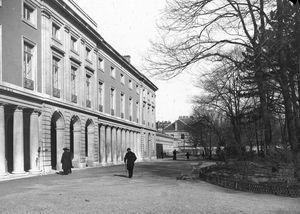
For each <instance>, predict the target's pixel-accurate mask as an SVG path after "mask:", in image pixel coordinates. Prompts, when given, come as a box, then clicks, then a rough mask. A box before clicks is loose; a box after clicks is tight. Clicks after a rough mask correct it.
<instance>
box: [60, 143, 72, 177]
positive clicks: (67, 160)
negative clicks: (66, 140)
mask: <svg viewBox="0 0 300 214" xmlns="http://www.w3.org/2000/svg"><path fill="white" fill-rule="evenodd" d="M63 150H64V152H63V154H62V156H61V164H62V169H63V175H67V174H69V173H72V169H71V168H72V157H71V153H70V150H69V149H68V148H67V147H65V148H63Z"/></svg>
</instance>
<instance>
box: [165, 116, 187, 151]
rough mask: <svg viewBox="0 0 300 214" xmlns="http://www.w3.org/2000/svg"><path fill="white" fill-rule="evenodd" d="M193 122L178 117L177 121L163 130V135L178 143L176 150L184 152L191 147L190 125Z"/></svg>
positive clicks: (183, 117)
mask: <svg viewBox="0 0 300 214" xmlns="http://www.w3.org/2000/svg"><path fill="white" fill-rule="evenodd" d="M192 123H193V120H192V118H191V117H189V116H179V118H178V120H175V122H173V123H171V124H169V125H167V126H166V127H165V128H164V129H163V131H162V132H163V133H164V134H167V135H169V136H171V137H173V138H175V139H177V140H178V141H179V143H178V149H179V150H181V151H185V150H187V149H188V148H190V147H191V145H190V142H189V140H190V135H191V133H190V132H191V130H192V128H191V126H190V125H191V124H192Z"/></svg>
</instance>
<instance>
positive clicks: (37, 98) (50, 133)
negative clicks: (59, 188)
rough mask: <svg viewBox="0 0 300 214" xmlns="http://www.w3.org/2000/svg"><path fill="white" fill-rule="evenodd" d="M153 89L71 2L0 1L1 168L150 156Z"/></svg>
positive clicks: (2, 170) (16, 170) (82, 164)
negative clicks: (67, 153)
mask: <svg viewBox="0 0 300 214" xmlns="http://www.w3.org/2000/svg"><path fill="white" fill-rule="evenodd" d="M157 89H158V88H157V87H156V86H155V85H154V84H153V83H152V82H151V81H150V80H149V79H148V78H147V77H145V76H144V75H143V74H142V73H140V72H139V71H138V70H137V69H136V68H135V67H134V66H132V65H131V64H130V57H129V56H121V55H120V54H119V53H118V52H117V51H116V50H115V49H114V48H113V47H111V46H110V45H109V44H108V43H107V42H106V41H105V40H104V39H103V38H102V37H101V35H100V34H99V33H98V32H97V24H96V23H95V21H93V19H91V18H90V17H89V16H88V15H87V14H86V13H85V12H84V11H83V10H82V9H81V8H80V7H79V6H78V5H77V4H76V3H74V2H73V1H72V0H9V1H8V0H4V1H1V0H0V174H7V173H24V172H26V171H30V172H39V171H45V172H47V171H51V170H60V169H61V164H60V157H61V154H62V149H63V147H69V148H70V150H71V152H72V153H73V155H74V158H73V165H74V167H78V168H83V167H87V166H97V165H107V164H116V163H119V162H121V161H122V160H123V157H124V154H125V152H126V148H127V147H131V148H132V150H133V151H134V152H135V153H136V154H137V157H138V159H139V160H143V159H151V158H155V157H156V152H155V149H156V148H155V145H156V144H155V141H156V134H155V133H156V128H155V111H156V106H155V91H156V90H157Z"/></svg>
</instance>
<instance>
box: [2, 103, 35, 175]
mask: <svg viewBox="0 0 300 214" xmlns="http://www.w3.org/2000/svg"><path fill="white" fill-rule="evenodd" d="M5 112H9V113H5ZM10 113H11V114H10ZM25 113H26V114H29V115H30V116H29V121H28V120H26V121H24V114H25ZM39 114H40V111H39V110H37V109H29V108H25V107H22V106H13V105H8V104H4V103H0V175H5V174H7V173H8V170H9V169H8V165H12V170H11V172H12V173H13V174H20V173H25V168H24V161H25V160H24V139H25V137H24V126H29V143H30V148H29V154H28V155H27V156H29V162H30V169H29V171H30V172H38V171H39V166H38V165H39V161H38V158H39V151H40V149H39V131H38V130H39ZM11 119H12V120H13V122H12V127H9V126H8V125H7V124H8V121H9V120H11ZM11 128H12V130H11ZM8 135H12V137H10V139H13V141H12V142H10V141H9V140H8V139H7V137H8ZM11 143H12V151H10V153H11V154H7V153H9V152H8V151H9V149H8V148H7V147H11V145H10V144H11ZM8 155H10V156H12V157H13V161H12V163H8V162H9V161H8V160H7V158H6V157H7V156H8Z"/></svg>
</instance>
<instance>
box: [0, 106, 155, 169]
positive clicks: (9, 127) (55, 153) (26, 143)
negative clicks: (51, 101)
mask: <svg viewBox="0 0 300 214" xmlns="http://www.w3.org/2000/svg"><path fill="white" fill-rule="evenodd" d="M40 112H41V111H40V110H38V109H30V108H26V107H22V106H15V105H11V104H3V103H0V175H6V174H8V173H12V174H22V173H25V172H31V173H36V172H40V171H41V168H42V165H43V170H45V169H46V168H47V167H48V168H47V169H48V170H51V169H55V170H60V169H61V167H60V165H61V164H60V158H61V154H62V148H63V147H65V146H68V147H70V149H71V151H72V152H73V155H74V159H73V164H74V166H75V167H79V168H83V167H85V166H97V165H109V164H117V163H121V162H123V158H124V156H125V154H126V152H127V148H131V150H132V151H133V152H134V153H135V154H136V156H137V158H138V160H141V159H143V158H144V157H145V158H147V157H146V156H145V154H147V153H149V152H150V151H144V150H147V149H149V148H148V147H149V146H146V145H142V144H144V143H146V144H147V142H145V141H144V140H142V134H141V132H140V129H139V128H138V127H129V126H128V127H127V126H124V125H121V124H120V125H118V124H113V123H106V122H105V121H103V122H102V121H101V122H99V121H97V119H95V118H93V119H94V120H92V119H88V120H87V121H86V122H85V124H83V123H82V122H80V117H78V116H73V117H72V119H71V120H70V123H65V119H64V116H63V115H62V114H61V113H60V112H56V111H55V112H54V113H52V114H51V113H50V115H49V116H44V117H43V118H44V119H42V118H41V117H40V115H41V114H40ZM45 118H49V119H45ZM47 121H48V122H47ZM40 126H41V127H40ZM46 127H48V128H47V129H46ZM43 130H44V131H43ZM41 131H42V132H43V133H44V134H43V136H46V138H44V137H42V136H41V135H40V132H41ZM67 133H70V138H69V139H70V140H68V141H66V139H68V137H67V135H68V134H67ZM47 136H48V137H47ZM39 141H41V142H42V143H40V142H39ZM41 156H42V157H43V158H42V157H41ZM47 157H48V158H47ZM49 158H50V159H49ZM46 171H47V170H46Z"/></svg>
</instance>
